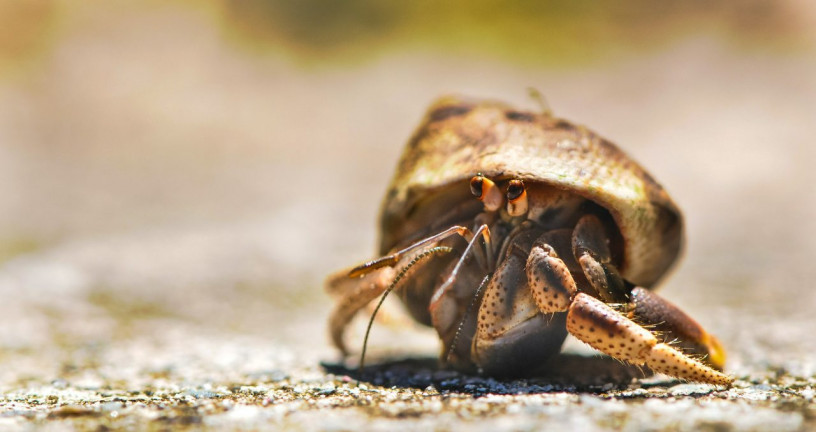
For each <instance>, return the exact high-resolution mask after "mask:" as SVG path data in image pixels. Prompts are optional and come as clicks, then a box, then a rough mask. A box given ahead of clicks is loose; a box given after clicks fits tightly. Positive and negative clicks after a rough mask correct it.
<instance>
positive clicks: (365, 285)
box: [327, 267, 397, 355]
mask: <svg viewBox="0 0 816 432" xmlns="http://www.w3.org/2000/svg"><path fill="white" fill-rule="evenodd" d="M396 273H397V271H396V270H395V269H394V268H393V267H383V268H381V269H377V270H375V271H372V272H370V273H368V274H366V275H365V276H363V277H361V278H355V279H352V278H349V277H348V271H341V272H338V273H336V274H334V275H332V276H331V277H329V280H328V283H327V285H328V286H329V287H331V290H332V291H333V292H338V293H342V294H341V297H340V299H339V300H338V301H337V303H336V304H335V306H334V310H332V312H331V316H330V318H329V334H330V335H331V339H332V342H334V346H336V347H337V348H338V349H339V350H340V351H341V352H342V353H343V355H346V354H348V348H347V347H346V344H345V341H344V340H343V333H344V331H345V330H346V327H347V326H348V324H349V322H351V320H352V318H354V315H356V314H357V312H358V311H359V310H360V309H362V308H364V307H365V306H366V305H367V304H368V303H369V302H371V301H372V300H374V299H375V298H377V297H378V296H380V295H381V294H382V293H383V292H384V291H385V290H386V288H387V287H388V285H389V284H390V283H391V281H392V280H393V279H394V277H395V276H396Z"/></svg>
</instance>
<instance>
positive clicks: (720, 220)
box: [0, 0, 816, 426]
mask: <svg viewBox="0 0 816 432" xmlns="http://www.w3.org/2000/svg"><path fill="white" fill-rule="evenodd" d="M530 87H532V88H535V89H538V90H539V91H540V92H541V93H543V94H544V95H545V96H546V98H547V100H548V102H549V104H550V105H551V107H552V108H553V110H554V111H555V113H556V114H557V115H559V116H563V117H565V118H568V119H571V120H573V121H576V122H579V123H582V124H585V125H587V126H589V127H590V128H592V129H594V130H596V131H597V132H599V133H600V134H602V135H603V136H605V137H607V138H609V139H610V140H612V141H613V142H616V143H617V144H619V145H620V147H622V148H623V149H624V150H625V151H626V152H628V153H629V154H630V155H632V156H633V157H634V158H635V159H636V160H638V161H640V162H641V163H642V164H643V165H644V166H645V167H647V169H649V170H650V171H651V173H652V174H653V175H654V176H655V177H656V178H657V179H658V180H659V181H660V182H661V183H663V184H664V186H665V187H666V188H667V189H668V190H669V192H670V193H671V194H672V195H673V196H674V198H675V200H676V201H677V202H678V204H679V205H680V207H681V208H682V209H683V210H684V212H685V215H686V218H687V224H688V248H687V254H686V257H685V260H684V262H683V263H682V264H681V265H680V266H679V267H678V269H677V270H676V271H675V274H674V275H673V277H671V278H669V279H668V280H667V282H666V283H665V286H664V287H663V291H662V293H663V294H664V295H665V296H666V297H668V298H670V299H672V300H674V301H675V302H676V303H678V304H679V305H681V306H682V307H683V308H685V309H686V310H687V311H689V312H690V313H691V314H692V315H693V316H695V317H696V318H698V319H699V321H700V322H701V323H703V324H704V325H705V326H707V327H708V328H710V329H711V330H712V331H713V332H714V333H715V334H717V335H719V336H720V338H721V339H722V340H723V342H724V344H725V345H726V346H727V347H728V348H729V350H730V353H731V358H730V362H729V370H730V371H731V372H732V373H734V374H737V375H738V376H742V377H763V376H766V375H768V374H771V375H773V374H777V375H778V374H780V373H788V374H793V375H795V376H798V377H813V375H814V374H816V356H815V355H814V354H813V353H814V352H816V338H814V337H813V334H812V330H813V329H814V328H816V319H814V317H813V313H812V308H813V307H814V306H816V290H815V289H814V285H813V281H814V280H816V266H815V265H814V264H813V261H814V259H816V241H814V240H816V217H814V216H816V193H815V192H814V190H813V184H814V183H816V171H815V170H814V169H813V164H814V163H816V146H814V135H815V133H816V117H814V106H815V105H816V6H815V5H814V4H813V3H811V2H807V1H804V0H780V1H764V0H748V1H741V2H730V1H724V0H723V1H719V0H715V1H689V2H658V3H654V2H647V1H624V2H614V3H599V2H592V1H584V0H580V1H542V2H537V1H521V2H513V3H512V4H505V3H504V2H498V3H497V2H491V1H482V0H478V1H464V0H461V1H451V2H444V4H440V2H433V1H416V2H380V1H374V0H352V1H345V2H334V1H324V0H303V1H293V2H287V1H269V2H266V1H259V0H254V1H252V0H249V1H227V0H221V1H208V2H192V1H191V2H184V1H169V2H164V1H163V2H160V1H146V2H129V1H112V2H76V1H31V2H28V1H12V0H2V1H0V363H1V364H2V367H0V391H2V394H3V395H4V396H2V399H0V401H2V406H3V410H4V412H5V413H6V414H5V415H4V416H3V417H2V419H0V420H2V421H3V422H6V423H8V424H11V425H13V426H20V425H30V424H32V423H30V422H31V421H32V420H33V421H45V420H43V419H44V418H46V417H43V416H45V415H47V413H48V412H49V410H53V409H56V408H58V407H59V406H61V405H60V402H59V401H64V400H70V397H68V396H66V393H65V392H66V391H67V390H65V389H74V390H76V389H79V390H76V391H79V392H80V393H81V392H82V391H86V392H91V393H93V392H95V391H98V390H99V389H103V388H108V389H119V390H122V391H143V390H144V389H145V388H159V387H161V388H167V387H169V388H176V389H179V388H180V389H188V390H189V389H193V390H189V391H194V392H195V391H214V392H216V393H217V391H216V390H213V388H216V387H218V386H219V385H222V386H225V385H226V384H224V383H226V382H239V381H241V380H243V381H247V380H251V379H255V378H257V377H267V378H268V377H270V376H272V377H274V376H278V375H280V374H283V375H280V376H284V375H286V376H288V374H293V373H294V372H292V371H293V370H307V371H308V373H310V374H313V375H314V376H319V375H320V374H322V373H324V372H323V370H322V369H321V368H320V367H319V366H318V362H319V361H327V360H328V361H331V360H336V359H337V355H336V353H335V352H334V350H333V349H332V348H331V347H330V346H329V343H328V340H327V337H326V335H325V322H326V317H327V314H328V311H329V309H330V299H329V298H328V297H327V296H326V295H325V294H324V293H323V290H322V283H323V280H324V278H325V276H326V275H327V274H328V273H330V272H331V271H333V270H335V269H338V268H340V267H345V266H348V265H350V264H353V263H355V262H358V261H362V260H365V259H368V258H371V257H372V254H373V251H374V245H375V243H376V241H375V240H376V235H377V234H376V214H377V210H378V207H379V204H380V199H381V197H382V195H383V193H384V191H385V188H386V185H387V183H388V181H389V180H390V176H391V174H392V170H393V167H394V166H395V164H396V159H397V157H398V155H399V153H400V151H401V147H402V145H403V144H404V142H405V141H406V140H407V138H408V137H409V135H410V134H411V132H412V130H413V128H414V127H416V125H417V124H418V122H419V120H420V118H421V116H422V114H423V112H424V109H425V108H426V106H427V105H428V104H430V102H431V101H432V100H434V99H435V98H436V97H438V96H440V95H443V94H449V93H457V94H464V95H469V96H473V97H485V98H494V99H500V100H504V101H507V102H510V103H513V104H516V105H518V106H520V107H522V108H529V109H537V104H536V102H535V101H533V100H532V99H531V98H530V97H529V96H528V94H527V88H530ZM393 327H394V326H392V328H390V329H389V328H388V326H383V327H382V328H378V329H377V330H376V332H375V333H376V334H375V340H377V341H378V343H377V344H376V346H377V347H379V348H375V350H376V349H380V350H392V351H397V352H400V350H402V352H403V353H406V352H421V353H423V354H424V355H433V353H435V352H436V350H437V346H436V345H434V343H435V342H434V339H433V337H432V335H430V334H429V333H427V332H426V333H422V332H421V331H417V329H415V328H410V326H407V325H406V324H405V323H402V325H400V326H396V328H393ZM412 335H418V336H412ZM351 336H352V337H357V338H358V339H359V338H360V336H361V333H360V332H359V328H358V329H357V331H355V332H352V334H351ZM414 337H416V338H417V339H416V343H415V344H413V345H412V344H411V343H412V342H406V341H414V339H413V338H414ZM396 338H399V340H400V343H399V344H396V343H395V342H394V341H395V340H396ZM389 342H390V343H391V345H390V346H389ZM395 345H398V346H395ZM780 371H781V372H780ZM275 374H278V375H275ZM253 377H255V378H253ZM162 386H164V387H162ZM201 389H204V390H201ZM207 389H209V390H207ZM60 392H62V393H60ZM82 394H85V393H82ZM89 394H90V393H89ZM214 394H215V393H214ZM49 395H51V396H53V397H56V399H48V397H51V396H49ZM54 395H57V396H54ZM193 396H195V397H198V396H200V394H199V393H193ZM205 396H206V394H205ZM77 397H79V396H77ZM31 398H34V399H33V400H35V402H36V401H40V402H41V403H39V402H37V403H35V402H30V400H31ZM38 398H39V399H38ZM61 398H62V399H61ZM66 398H67V399H66ZM811 398H812V392H811ZM80 400H81V398H80ZM15 404H16V405H15ZM803 421H808V420H807V419H806V418H805V420H803ZM796 424H799V423H795V422H794V426H795V425H796ZM811 424H812V423H811ZM40 426H42V424H40Z"/></svg>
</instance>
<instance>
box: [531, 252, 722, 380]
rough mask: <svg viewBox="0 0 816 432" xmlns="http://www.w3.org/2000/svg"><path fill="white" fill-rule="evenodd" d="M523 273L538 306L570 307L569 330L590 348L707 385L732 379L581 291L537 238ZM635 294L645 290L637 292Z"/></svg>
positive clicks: (546, 308)
mask: <svg viewBox="0 0 816 432" xmlns="http://www.w3.org/2000/svg"><path fill="white" fill-rule="evenodd" d="M526 272H527V279H528V284H529V286H530V290H531V292H532V295H533V299H534V300H535V302H536V305H538V307H539V309H541V311H542V312H544V313H552V312H556V311H565V310H566V311H568V314H567V331H568V332H569V333H570V334H572V335H573V336H575V337H576V338H578V339H579V340H581V341H583V342H585V343H587V344H588V345H590V346H591V347H593V348H595V349H597V350H599V351H601V352H603V353H605V354H607V355H609V356H611V357H613V358H616V359H618V360H622V361H626V362H629V363H632V364H637V365H642V364H646V365H647V366H649V367H650V368H651V369H652V370H654V371H656V372H660V373H664V374H666V375H671V376H674V377H678V378H682V379H687V380H690V381H701V382H707V383H711V384H721V385H728V384H730V383H731V378H729V377H728V376H726V375H724V374H722V373H720V372H717V371H716V370H714V369H712V368H710V367H709V366H707V365H705V364H703V363H701V362H699V361H697V360H695V359H693V358H691V357H689V356H687V355H685V354H683V353H681V352H679V351H677V350H676V349H674V348H672V347H670V346H669V345H667V344H666V343H664V342H660V341H658V339H657V337H656V336H655V335H654V334H652V332H651V331H649V330H647V329H645V328H643V327H642V326H640V325H639V324H637V323H635V322H634V321H632V320H631V319H629V318H627V317H625V316H623V315H622V314H621V313H619V312H618V311H616V310H614V309H612V307H610V306H609V305H607V304H606V303H604V302H602V301H601V300H598V299H596V298H594V297H592V296H590V295H587V294H585V293H579V292H578V291H577V288H576V286H575V281H574V279H573V277H572V274H571V273H570V272H569V271H568V269H567V266H566V264H565V263H564V261H562V260H561V258H559V257H558V255H557V254H556V252H555V250H554V249H553V248H552V247H551V246H549V245H547V244H542V243H540V242H536V244H535V245H534V247H533V249H532V251H531V252H530V257H529V258H528V260H527V269H526ZM637 294H638V295H641V296H642V295H643V294H642V293H641V292H640V291H638V292H637ZM565 297H566V298H565ZM644 298H645V297H644ZM641 305H642V306H641V309H642V310H644V312H642V313H641V314H645V313H646V312H645V311H647V310H648V311H655V310H656V308H655V307H649V306H648V305H647V303H646V302H641ZM675 309H676V308H675ZM635 310H637V308H636V307H635ZM653 315H655V316H656V315H657V313H655V314H653ZM683 315H684V316H685V314H683ZM689 320H690V318H689ZM678 321H679V320H678Z"/></svg>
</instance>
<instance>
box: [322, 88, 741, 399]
mask: <svg viewBox="0 0 816 432" xmlns="http://www.w3.org/2000/svg"><path fill="white" fill-rule="evenodd" d="M380 222H381V226H380V229H381V231H380V234H381V239H380V250H379V253H380V255H381V256H382V258H379V259H376V260H374V261H371V262H368V263H365V264H363V265H360V266H357V267H355V268H353V269H352V270H351V271H348V270H346V271H342V272H340V273H338V274H337V275H334V276H332V277H330V279H329V282H328V289H329V291H331V292H333V293H335V294H336V295H337V296H338V297H339V300H338V303H337V306H336V308H335V311H334V313H333V314H332V317H331V320H330V330H331V333H332V336H333V339H334V342H335V344H336V345H337V346H338V347H339V348H340V349H341V350H343V351H344V352H345V351H346V348H345V344H344V342H343V330H344V329H345V327H346V325H347V324H348V322H349V321H350V320H351V318H352V317H353V316H354V315H355V314H356V312H357V311H359V310H360V309H361V308H363V307H365V306H366V305H367V304H368V303H369V302H371V300H373V299H375V298H376V297H378V296H379V295H381V294H383V293H384V292H386V291H387V290H391V289H394V290H395V292H396V293H397V294H399V296H400V298H401V299H402V300H403V302H404V303H405V305H406V307H407V309H408V311H409V312H410V314H411V315H412V316H413V317H414V318H415V319H416V320H417V321H419V322H421V323H423V324H426V325H431V326H433V327H434V328H435V329H436V331H437V333H438V334H439V337H440V340H441V341H442V347H443V349H442V361H443V362H444V363H446V364H448V365H450V366H452V367H456V368H459V369H475V370H479V371H482V372H485V373H489V374H493V375H518V374H520V373H523V371H527V370H532V369H535V368H536V366H539V365H541V363H543V362H544V361H545V360H546V359H547V358H548V357H549V356H552V355H553V354H556V353H558V352H559V351H560V347H561V344H562V342H563V340H564V338H565V337H566V334H567V333H568V332H569V333H571V334H573V335H574V336H576V337H577V338H578V339H580V340H582V341H584V342H586V343H588V344H589V345H591V346H592V347H594V348H596V349H598V350H600V351H602V352H604V353H606V354H609V355H611V356H612V357H615V358H617V359H620V360H623V361H627V362H630V363H634V364H646V365H648V366H650V367H651V368H652V369H654V370H656V371H658V372H663V373H666V374H669V375H672V376H675V377H679V378H684V379H688V380H693V381H702V382H710V383H715V384H728V383H730V378H728V377H727V376H725V375H723V374H722V373H720V372H719V371H718V370H721V369H722V366H723V363H724V352H723V350H722V348H721V347H720V345H719V343H718V342H717V340H716V339H715V338H714V337H713V336H710V335H709V334H708V333H706V332H705V331H704V330H703V329H702V327H700V325H699V324H697V323H696V322H695V321H694V320H692V319H691V318H690V317H688V316H687V315H686V314H685V313H683V312H682V311H680V310H679V309H678V308H677V307H675V306H674V305H672V304H671V303H669V302H668V301H666V300H664V299H662V298H661V297H659V296H657V295H656V294H654V293H653V292H651V290H652V289H653V288H654V287H655V286H656V284H657V283H658V282H659V281H660V280H661V278H662V277H663V276H664V275H665V274H666V273H667V272H668V271H669V270H670V268H671V267H672V266H673V265H674V263H675V262H676V260H677V258H678V256H679V254H680V252H681V249H682V245H683V219H682V216H681V214H680V211H679V210H678V209H677V206H676V205H675V204H674V202H673V201H672V200H671V198H670V197H669V196H668V194H667V193H666V191H665V190H664V189H663V188H662V187H661V186H660V185H659V184H658V183H657V182H656V181H655V180H654V179H653V178H652V177H651V176H650V175H649V174H648V173H647V172H646V171H645V170H644V169H642V168H641V167H640V166H639V165H638V164H637V163H636V162H634V161H633V160H632V159H630V158H629V157H628V156H627V155H625V154H624V153H623V152H621V151H620V150H619V149H618V148H617V147H616V146H614V145H613V144H611V143H609V142H608V141H606V140H605V139H603V138H601V137H599V136H598V135H596V134H594V133H593V132H591V131H589V130H587V129H586V128H583V127H580V126H575V125H573V124H572V123H570V122H568V121H565V120H562V119H558V118H555V117H553V116H552V115H550V114H549V113H546V112H545V113H533V112H522V111H517V110H515V109H513V108H511V107H509V106H507V105H504V104H501V103H498V102H491V101H468V100H462V99H459V98H452V97H448V98H443V99H440V100H439V101H437V102H436V103H435V104H433V105H432V106H431V108H430V109H429V111H428V113H427V114H426V116H425V119H424V121H423V123H422V124H421V125H420V127H419V128H418V130H417V132H416V133H415V134H414V136H413V137H412V139H411V140H410V141H409V143H408V145H407V147H406V149H405V151H404V153H403V155H402V157H401V159H400V162H399V164H398V167H397V170H396V174H395V176H394V179H393V180H392V182H391V185H390V187H389V189H388V192H387V194H386V197H385V200H384V202H383V206H382V211H381V218H380ZM672 341H675V342H676V345H670V342H672Z"/></svg>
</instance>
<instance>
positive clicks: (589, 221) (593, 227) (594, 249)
mask: <svg viewBox="0 0 816 432" xmlns="http://www.w3.org/2000/svg"><path fill="white" fill-rule="evenodd" d="M608 238H609V237H608V236H607V235H606V233H605V232H604V227H603V224H601V221H600V220H599V219H598V218H597V217H596V216H595V215H586V216H584V217H582V218H581V219H580V220H578V223H577V224H576V225H575V230H574V231H573V233H572V250H573V254H574V255H575V259H576V260H577V261H578V264H580V266H581V269H582V270H583V273H584V275H585V276H586V278H587V280H588V281H589V283H590V285H592V287H593V288H594V289H595V291H596V292H597V293H598V296H599V297H600V298H601V299H602V300H604V301H605V302H607V303H620V302H625V301H627V300H628V296H627V293H626V286H625V284H624V282H623V278H621V276H620V274H619V273H618V269H617V268H616V267H615V266H614V265H613V264H612V253H611V252H610V251H609V244H608V240H607V239H608Z"/></svg>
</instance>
